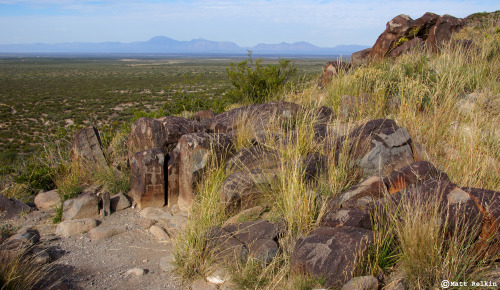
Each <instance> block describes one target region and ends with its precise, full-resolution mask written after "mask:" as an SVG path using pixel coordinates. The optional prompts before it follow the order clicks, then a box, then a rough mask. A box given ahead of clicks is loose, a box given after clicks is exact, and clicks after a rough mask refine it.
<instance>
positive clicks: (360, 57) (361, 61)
mask: <svg viewBox="0 0 500 290" xmlns="http://www.w3.org/2000/svg"><path fill="white" fill-rule="evenodd" d="M371 51H372V48H371V47H370V48H366V49H363V50H360V51H357V52H355V53H353V54H351V59H350V61H351V65H353V66H359V65H366V64H367V63H368V62H369V61H370V52H371Z"/></svg>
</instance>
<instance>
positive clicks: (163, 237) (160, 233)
mask: <svg viewBox="0 0 500 290" xmlns="http://www.w3.org/2000/svg"><path fill="white" fill-rule="evenodd" d="M149 232H150V233H151V234H152V235H153V236H155V238H157V239H158V241H160V242H164V243H168V242H170V236H169V235H168V233H167V232H166V231H165V229H164V228H162V227H160V226H156V225H155V226H152V227H151V228H149Z"/></svg>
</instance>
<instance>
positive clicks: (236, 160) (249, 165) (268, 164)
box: [226, 146, 281, 171]
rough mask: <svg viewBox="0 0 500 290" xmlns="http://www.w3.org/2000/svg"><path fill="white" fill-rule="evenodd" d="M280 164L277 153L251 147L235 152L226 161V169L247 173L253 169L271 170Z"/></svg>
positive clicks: (261, 147) (264, 148)
mask: <svg viewBox="0 0 500 290" xmlns="http://www.w3.org/2000/svg"><path fill="white" fill-rule="evenodd" d="M280 163H281V158H280V154H279V152H278V151H276V150H272V149H269V148H267V147H263V146H252V147H249V148H243V149H241V150H239V151H238V152H236V153H235V154H234V156H233V157H231V159H229V160H228V161H227V163H226V169H233V170H238V171H249V170H253V169H263V168H272V167H275V166H277V165H279V164H280Z"/></svg>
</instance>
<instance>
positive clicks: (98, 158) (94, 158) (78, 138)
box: [70, 127, 107, 166]
mask: <svg viewBox="0 0 500 290" xmlns="http://www.w3.org/2000/svg"><path fill="white" fill-rule="evenodd" d="M70 153H71V160H72V161H73V162H77V163H78V164H80V165H84V164H86V165H92V166H104V165H106V164H107V163H106V158H105V157H104V153H103V151H102V144H101V138H100V137H99V131H97V128H95V127H87V128H84V129H81V130H80V131H78V132H76V134H75V139H74V140H73V145H72V146H71V152H70Z"/></svg>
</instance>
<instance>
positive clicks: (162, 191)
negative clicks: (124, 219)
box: [130, 148, 166, 209]
mask: <svg viewBox="0 0 500 290" xmlns="http://www.w3.org/2000/svg"><path fill="white" fill-rule="evenodd" d="M130 174H131V177H130V184H131V189H130V195H131V196H132V198H133V199H134V203H135V204H137V206H138V207H139V209H143V208H146V207H163V206H164V205H165V202H166V184H165V155H164V154H163V151H162V150H161V149H159V148H153V149H148V150H146V151H142V152H137V153H135V154H134V156H133V157H132V160H131V161H130Z"/></svg>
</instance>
